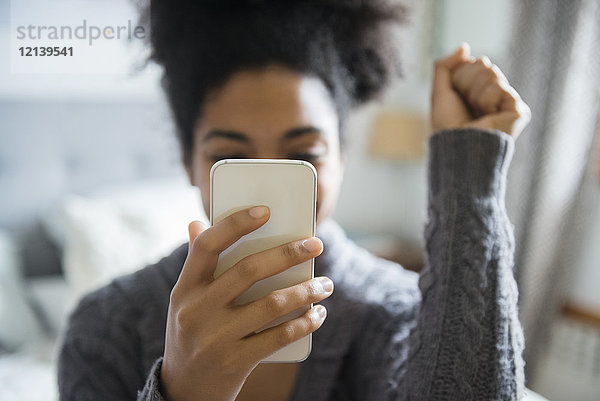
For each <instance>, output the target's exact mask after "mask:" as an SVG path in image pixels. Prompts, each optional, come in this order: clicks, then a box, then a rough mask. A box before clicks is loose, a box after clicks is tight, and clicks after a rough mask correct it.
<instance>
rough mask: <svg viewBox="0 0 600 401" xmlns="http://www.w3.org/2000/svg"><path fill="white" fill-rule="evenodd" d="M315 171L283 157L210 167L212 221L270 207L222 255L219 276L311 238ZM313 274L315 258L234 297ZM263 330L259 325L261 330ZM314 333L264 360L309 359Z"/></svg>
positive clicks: (247, 297) (249, 297)
mask: <svg viewBox="0 0 600 401" xmlns="http://www.w3.org/2000/svg"><path fill="white" fill-rule="evenodd" d="M316 199H317V172H316V170H315V168H314V167H313V166H312V165H311V164H310V163H308V162H305V161H300V160H281V159H226V160H221V161H218V162H217V163H215V164H214V165H213V166H212V169H211V170H210V223H211V225H214V224H216V223H218V222H219V221H221V220H223V219H224V218H225V217H227V216H229V215H230V214H232V213H234V212H236V211H238V210H242V209H245V208H249V207H252V206H259V205H265V206H268V207H269V208H270V213H271V215H270V218H269V221H267V223H265V225H264V226H262V227H260V228H259V229H258V230H256V231H254V232H251V233H250V234H247V235H245V236H243V237H242V238H240V239H239V240H238V241H237V242H235V243H234V244H233V245H231V246H230V247H229V248H227V249H226V250H225V251H223V252H222V253H221V255H220V256H219V261H218V263H217V268H216V271H215V278H216V277H218V276H220V275H221V274H222V273H223V272H224V271H226V270H227V269H229V268H230V267H232V266H233V265H234V264H235V263H237V262H238V261H239V260H241V259H243V258H244V257H246V256H248V255H251V254H254V253H257V252H260V251H264V250H266V249H269V248H273V247H276V246H279V245H283V244H285V243H287V242H290V241H296V240H300V239H303V238H309V237H313V236H314V235H315V225H316ZM313 277H314V259H311V260H309V261H306V262H304V263H301V264H299V265H296V266H293V267H291V268H290V269H288V270H286V271H284V272H282V273H279V274H277V275H275V276H272V277H269V278H267V279H264V280H261V281H259V282H257V283H256V284H254V285H253V286H252V287H250V288H249V289H248V290H247V291H246V292H245V293H244V294H242V295H241V296H240V297H239V298H238V299H237V300H236V302H237V303H238V304H240V305H241V304H246V303H248V302H252V301H255V300H257V299H260V298H262V297H264V296H265V295H267V294H269V293H271V292H273V291H275V290H278V289H281V288H287V287H290V286H293V285H295V284H299V283H301V282H303V281H306V280H309V279H311V278H313ZM307 310H308V307H306V308H302V309H299V310H297V311H295V312H293V313H290V314H288V315H286V316H283V317H282V318H280V319H277V320H275V321H273V322H272V323H270V324H269V325H268V326H267V327H263V328H261V330H264V329H266V328H269V327H273V326H276V325H278V324H281V323H283V322H286V321H288V320H291V319H294V318H296V317H299V316H301V315H302V314H303V313H305V312H306V311H307ZM259 331H260V330H259ZM311 347H312V335H308V336H306V337H304V338H302V339H300V340H298V341H296V342H294V343H292V344H289V345H288V346H286V347H284V348H282V349H280V350H279V351H277V352H276V353H274V354H273V355H271V356H270V357H268V358H266V359H265V360H263V362H301V361H303V360H305V359H306V358H308V356H309V355H310V351H311Z"/></svg>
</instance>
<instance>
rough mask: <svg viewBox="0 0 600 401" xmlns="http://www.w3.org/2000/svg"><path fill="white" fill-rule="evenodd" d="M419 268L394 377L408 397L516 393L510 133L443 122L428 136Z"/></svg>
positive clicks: (518, 334) (519, 385) (519, 378)
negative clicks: (411, 317)
mask: <svg viewBox="0 0 600 401" xmlns="http://www.w3.org/2000/svg"><path fill="white" fill-rule="evenodd" d="M429 146H430V147H429V185H430V187H429V221H428V224H427V227H426V234H425V235H426V248H427V267H426V268H425V270H424V271H423V273H422V274H421V277H420V280H419V287H420V289H421V293H422V302H421V306H420V310H419V313H418V318H417V319H418V320H417V324H416V327H415V329H414V330H413V331H412V333H411V337H410V356H409V359H408V361H407V366H406V368H407V369H406V370H405V374H404V375H403V376H404V377H403V378H402V379H401V382H403V384H402V387H403V390H402V391H403V392H406V394H405V397H394V398H395V399H400V398H402V399H404V398H406V399H410V400H516V399H519V398H520V396H521V394H522V393H523V391H522V390H523V386H524V377H523V359H522V356H521V353H522V350H523V336H522V330H521V326H520V324H519V322H518V317H517V287H516V283H515V280H514V278H513V272H512V268H513V248H514V240H513V234H512V226H511V224H510V222H509V220H508V218H507V215H506V210H505V206H504V193H505V187H506V173H507V168H508V165H509V163H510V159H511V157H512V151H513V139H512V138H511V137H510V136H508V135H507V134H505V133H503V132H500V131H479V130H452V131H445V132H439V133H437V134H436V135H434V136H433V137H432V138H431V140H430V144H429Z"/></svg>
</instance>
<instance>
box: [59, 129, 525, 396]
mask: <svg viewBox="0 0 600 401" xmlns="http://www.w3.org/2000/svg"><path fill="white" fill-rule="evenodd" d="M512 148H513V140H512V138H510V137H509V136H508V135H506V134H504V133H502V132H484V131H473V130H454V131H447V132H441V133H438V134H436V135H435V136H433V137H432V138H431V140H430V151H429V185H430V186H429V221H428V224H427V227H426V244H427V245H426V248H427V261H428V263H427V265H428V266H427V267H426V269H425V270H424V271H423V273H422V274H421V275H420V277H419V276H418V275H417V274H415V273H412V272H408V271H406V270H404V269H402V267H400V266H398V265H397V264H394V263H392V262H388V261H385V260H382V259H379V258H376V257H374V256H373V255H371V254H369V253H368V252H367V251H365V250H363V249H361V248H359V247H358V246H356V245H355V244H354V243H352V242H351V241H350V240H349V239H347V238H346V237H345V235H344V232H343V231H342V229H341V228H340V227H339V226H337V225H336V224H335V223H334V222H332V221H327V222H324V223H322V224H321V225H320V226H319V229H318V232H317V235H318V236H319V237H320V238H321V239H322V240H323V243H324V245H325V251H324V253H323V254H322V255H321V256H319V257H318V258H317V261H316V266H315V269H316V274H318V275H327V276H329V277H331V278H332V279H333V281H334V282H335V287H336V290H335V292H334V294H333V295H332V296H331V297H330V298H329V299H327V300H325V301H323V302H322V304H323V305H325V306H326V307H327V309H328V317H327V319H326V320H325V323H324V324H323V326H322V327H321V328H320V329H319V330H318V331H317V332H316V333H315V334H314V336H313V350H312V353H311V355H310V357H309V358H308V360H306V361H305V362H303V363H302V364H301V365H300V369H299V373H298V376H297V381H296V384H295V388H294V390H293V394H292V397H291V400H292V401H326V400H340V401H341V400H356V401H376V400H516V399H519V398H520V395H521V394H522V393H523V391H522V389H523V382H524V378H523V360H522V357H521V352H522V350H523V338H522V331H521V327H520V324H519V322H518V320H517V290H516V284H515V281H514V279H513V274H512V253H513V238H512V227H511V225H510V223H509V221H508V219H507V216H506V212H505V207H504V190H505V182H506V170H507V167H508V164H509V162H510V158H511V154H512ZM390 184H392V183H390ZM186 252H187V245H184V246H182V247H180V248H179V249H177V250H175V252H173V254H171V255H170V256H168V257H166V258H165V259H163V260H161V261H160V262H158V263H157V264H155V265H152V266H149V267H147V268H145V269H143V270H141V271H138V272H136V273H134V274H132V275H129V276H125V277H122V278H119V279H117V280H115V281H114V282H112V283H111V284H110V285H108V286H106V287H104V288H102V289H100V290H98V291H95V292H93V293H92V294H90V295H88V296H87V297H85V298H84V299H83V300H82V301H81V303H80V305H79V306H78V308H77V309H76V310H75V311H74V313H73V314H72V316H71V319H70V324H69V327H68V331H67V332H66V334H65V336H64V344H63V347H62V350H61V353H60V360H59V373H58V380H59V388H60V399H61V400H63V401H86V400H110V401H121V400H123V401H124V400H134V399H136V397H137V399H138V400H148V401H149V400H156V401H159V400H163V398H162V396H161V395H160V391H159V389H160V387H159V382H158V377H159V373H160V363H161V355H162V353H163V348H164V334H165V325H166V317H167V309H168V301H169V293H170V291H171V288H172V287H173V285H174V284H175V282H176V280H177V277H178V275H179V272H180V270H181V268H182V266H183V262H184V259H185V257H186Z"/></svg>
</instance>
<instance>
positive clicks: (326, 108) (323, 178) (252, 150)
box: [187, 66, 343, 224]
mask: <svg viewBox="0 0 600 401" xmlns="http://www.w3.org/2000/svg"><path fill="white" fill-rule="evenodd" d="M200 116H201V117H200V118H199V119H198V121H197V122H196V126H195V129H194V149H193V153H192V159H191V165H190V166H188V168H187V171H188V175H189V177H190V181H191V182H192V184H193V185H195V186H197V187H198V188H200V190H201V193H202V203H203V205H204V210H205V211H206V213H207V215H208V213H209V205H210V185H209V183H210V168H211V167H212V165H213V164H214V163H215V162H217V161H218V160H220V159H228V158H252V159H301V160H306V161H308V162H310V163H312V165H313V166H315V169H316V170H317V177H318V183H317V224H318V223H319V222H321V221H323V220H324V219H326V218H327V217H328V216H330V215H331V213H332V212H333V209H334V207H335V203H336V201H337V195H338V192H339V187H340V183H341V180H342V173H343V163H342V157H341V153H340V142H339V124H338V122H339V121H338V115H337V112H336V110H335V107H334V103H333V101H332V99H331V96H330V94H329V92H328V90H327V89H326V87H325V85H324V84H323V83H322V82H321V81H320V80H319V79H318V78H314V77H309V76H304V75H300V74H298V73H296V72H293V71H291V70H289V69H286V68H284V67H279V66H269V67H266V68H263V69H260V70H247V71H241V72H238V73H236V74H234V75H233V76H232V77H231V78H230V79H229V80H228V81H227V82H226V83H225V84H224V85H223V86H222V87H221V88H220V89H218V90H216V91H214V92H212V93H211V94H210V95H209V96H208V97H207V99H206V101H205V103H204V105H203V108H202V110H201V111H200Z"/></svg>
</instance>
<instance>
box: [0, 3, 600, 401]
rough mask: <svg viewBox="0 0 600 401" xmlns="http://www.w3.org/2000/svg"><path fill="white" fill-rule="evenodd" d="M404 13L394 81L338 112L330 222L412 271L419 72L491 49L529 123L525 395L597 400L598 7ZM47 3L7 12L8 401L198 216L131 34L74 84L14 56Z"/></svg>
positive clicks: (127, 8)
mask: <svg viewBox="0 0 600 401" xmlns="http://www.w3.org/2000/svg"><path fill="white" fill-rule="evenodd" d="M69 1H70V3H71V4H72V5H73V7H74V8H73V9H72V10H79V9H81V7H83V9H84V10H88V12H89V13H90V15H95V16H96V18H98V20H99V21H112V20H111V18H113V16H117V15H118V16H119V20H118V21H116V22H114V23H117V22H119V21H122V20H124V21H127V20H128V19H130V20H132V21H133V22H134V23H136V20H137V17H136V11H135V8H134V7H133V6H132V5H131V4H130V3H129V2H128V1H127V0H111V1H98V0H69ZM64 2H67V0H64ZM64 2H63V3H64ZM37 3H40V1H37ZM55 3H57V2H55ZM55 3H52V4H55ZM404 3H405V4H407V5H408V6H409V7H410V8H411V10H412V12H411V18H410V21H409V23H408V24H407V26H406V27H405V28H404V29H403V30H402V32H400V34H399V45H400V46H401V48H402V51H403V59H404V69H405V74H404V78H403V79H402V80H401V81H399V82H397V83H395V84H394V85H393V86H392V87H390V89H389V91H388V95H387V97H386V99H385V101H384V102H382V103H380V104H372V105H368V106H367V107H364V108H363V109H361V110H359V111H357V112H356V113H355V114H354V115H353V116H352V117H351V121H350V123H349V124H348V127H349V132H348V136H349V148H348V151H347V152H348V164H347V171H346V177H345V182H344V184H343V188H342V194H341V199H342V201H341V202H340V204H339V206H338V209H337V212H336V215H335V218H336V220H338V222H339V223H340V224H341V225H342V226H343V227H344V228H345V229H346V230H347V232H348V234H349V235H350V236H351V237H352V238H353V239H355V240H356V241H357V242H358V243H360V244H361V245H363V246H365V247H367V248H368V249H370V250H371V251H372V252H374V253H376V254H378V255H381V256H383V257H386V258H389V259H393V260H396V261H398V262H400V263H402V264H403V265H404V266H405V267H407V268H410V269H413V270H419V269H421V268H422V266H423V257H422V249H423V239H422V234H423V225H424V223H425V219H426V198H427V187H426V147H425V142H426V138H427V135H428V122H427V119H428V112H429V96H430V89H431V86H430V80H431V73H432V63H433V61H434V60H435V59H436V58H438V57H441V56H442V55H445V54H447V53H449V52H451V51H452V50H454V49H455V48H456V47H457V46H458V45H459V44H460V43H461V42H465V41H466V42H468V43H470V45H471V47H472V53H473V54H474V55H475V56H480V55H483V54H486V55H488V56H489V57H490V58H491V59H492V61H493V62H495V63H496V64H498V66H499V67H500V68H501V69H502V70H503V71H504V72H505V74H506V75H507V76H508V78H509V80H510V81H511V83H512V84H513V86H515V87H516V89H517V90H518V91H519V92H520V93H521V95H522V97H523V98H524V99H525V101H526V102H527V103H528V104H529V105H530V107H531V109H532V112H533V119H532V122H531V124H530V126H529V127H528V128H527V129H526V132H524V133H523V134H522V136H521V137H520V138H519V140H518V142H517V148H516V153H515V156H514V160H513V163H512V165H511V170H510V173H509V180H510V181H509V188H508V192H507V208H508V211H509V215H510V217H511V220H512V222H513V224H514V226H515V234H516V240H517V241H516V242H517V251H516V255H515V258H516V263H515V275H516V277H517V280H518V284H519V287H520V294H521V295H520V313H521V320H522V323H523V325H524V328H525V335H526V341H527V351H526V361H527V386H528V387H529V388H531V389H533V390H535V391H536V392H538V393H540V394H542V395H544V396H545V397H547V398H548V399H551V400H582V401H583V400H590V401H591V400H600V380H598V379H599V378H600V163H599V161H598V159H599V158H600V140H599V134H598V131H599V124H598V117H599V113H598V112H599V109H600V107H599V104H600V102H599V99H600V58H599V57H598V55H599V54H600V4H599V3H598V1H596V0H574V1H567V0H527V1H517V0H512V1H509V0H487V1H485V2H482V1H477V0H423V1H417V0H412V1H409V0H406V1H404ZM30 4H34V5H30ZM40 4H42V3H40ZM50 4H51V2H45V3H43V5H39V4H38V5H35V2H30V3H28V2H26V1H25V0H22V1H21V0H15V1H13V2H12V5H11V2H10V1H8V0H0V54H2V57H0V399H2V400H55V399H57V398H56V385H55V371H54V359H55V344H56V341H57V340H56V339H57V337H58V336H60V333H61V330H62V329H63V327H64V323H65V318H66V316H67V314H68V311H69V308H70V307H71V306H72V305H73V303H74V302H75V301H76V300H77V299H78V297H79V296H81V294H82V293H84V292H86V291H89V290H90V289H92V288H95V287H97V286H99V285H102V284H104V283H106V282H107V281H108V280H110V279H111V278H113V277H115V276H116V275H120V274H124V273H127V272H130V271H132V270H135V269H138V268H140V267H143V266H144V265H145V264H147V263H151V262H153V261H156V260H158V259H159V258H160V257H161V256H164V255H167V254H169V253H170V251H171V250H172V249H174V248H175V247H176V246H177V245H178V244H180V243H183V242H184V241H185V240H186V235H187V223H188V222H189V221H190V220H191V219H198V218H200V219H202V218H204V216H203V212H202V211H201V210H200V202H199V198H198V196H199V195H198V193H197V192H196V191H195V189H193V188H191V187H189V185H188V183H187V179H186V177H185V174H184V171H183V168H182V167H181V164H180V161H179V158H180V155H179V150H178V145H177V143H176V141H175V135H174V127H173V124H172V123H171V121H170V113H169V110H168V109H167V106H166V103H165V100H164V99H163V95H162V92H161V89H160V70H159V69H158V68H157V67H156V66H154V65H152V64H150V65H147V66H145V68H142V67H143V66H144V54H145V51H146V49H145V48H144V46H143V45H142V42H140V41H138V43H135V41H131V40H130V41H126V40H122V41H115V42H114V43H112V44H111V46H112V47H111V48H106V49H104V48H103V49H100V50H101V51H100V50H98V51H96V52H95V53H94V55H93V56H87V59H86V60H87V62H90V61H91V62H90V63H89V64H88V65H86V66H80V67H79V68H80V69H79V70H76V71H69V72H68V73H60V72H57V71H54V70H52V69H51V68H50V67H47V66H46V65H44V64H43V61H35V60H36V59H38V60H39V58H36V57H32V58H31V59H32V60H33V61H28V62H29V64H28V66H24V65H23V64H19V63H21V62H23V58H22V57H21V58H19V56H18V53H17V52H18V43H19V42H18V41H16V40H15V37H14V35H15V21H16V20H17V19H18V18H23V13H25V15H26V16H30V17H31V20H32V21H33V20H35V19H37V20H39V21H43V19H44V16H45V15H47V14H48V13H50V12H51V10H53V7H54V6H51V5H50ZM27 7H30V9H27ZM89 10H93V13H92V12H91V11H89ZM72 12H73V13H75V11H72ZM19 13H20V14H19ZM25 19H26V18H25ZM113 19H114V18H113ZM25 46H26V44H25ZM90 57H91V58H90ZM94 57H96V58H94ZM36 62H37V63H42V64H37V65H36V64H35V63H36ZM32 63H33V64H32ZM27 68H30V69H29V70H28V69H27ZM99 71H100V72H99ZM102 71H104V72H102ZM107 71H109V73H108V72H107ZM400 134H401V135H400ZM32 383H36V385H35V386H32Z"/></svg>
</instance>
